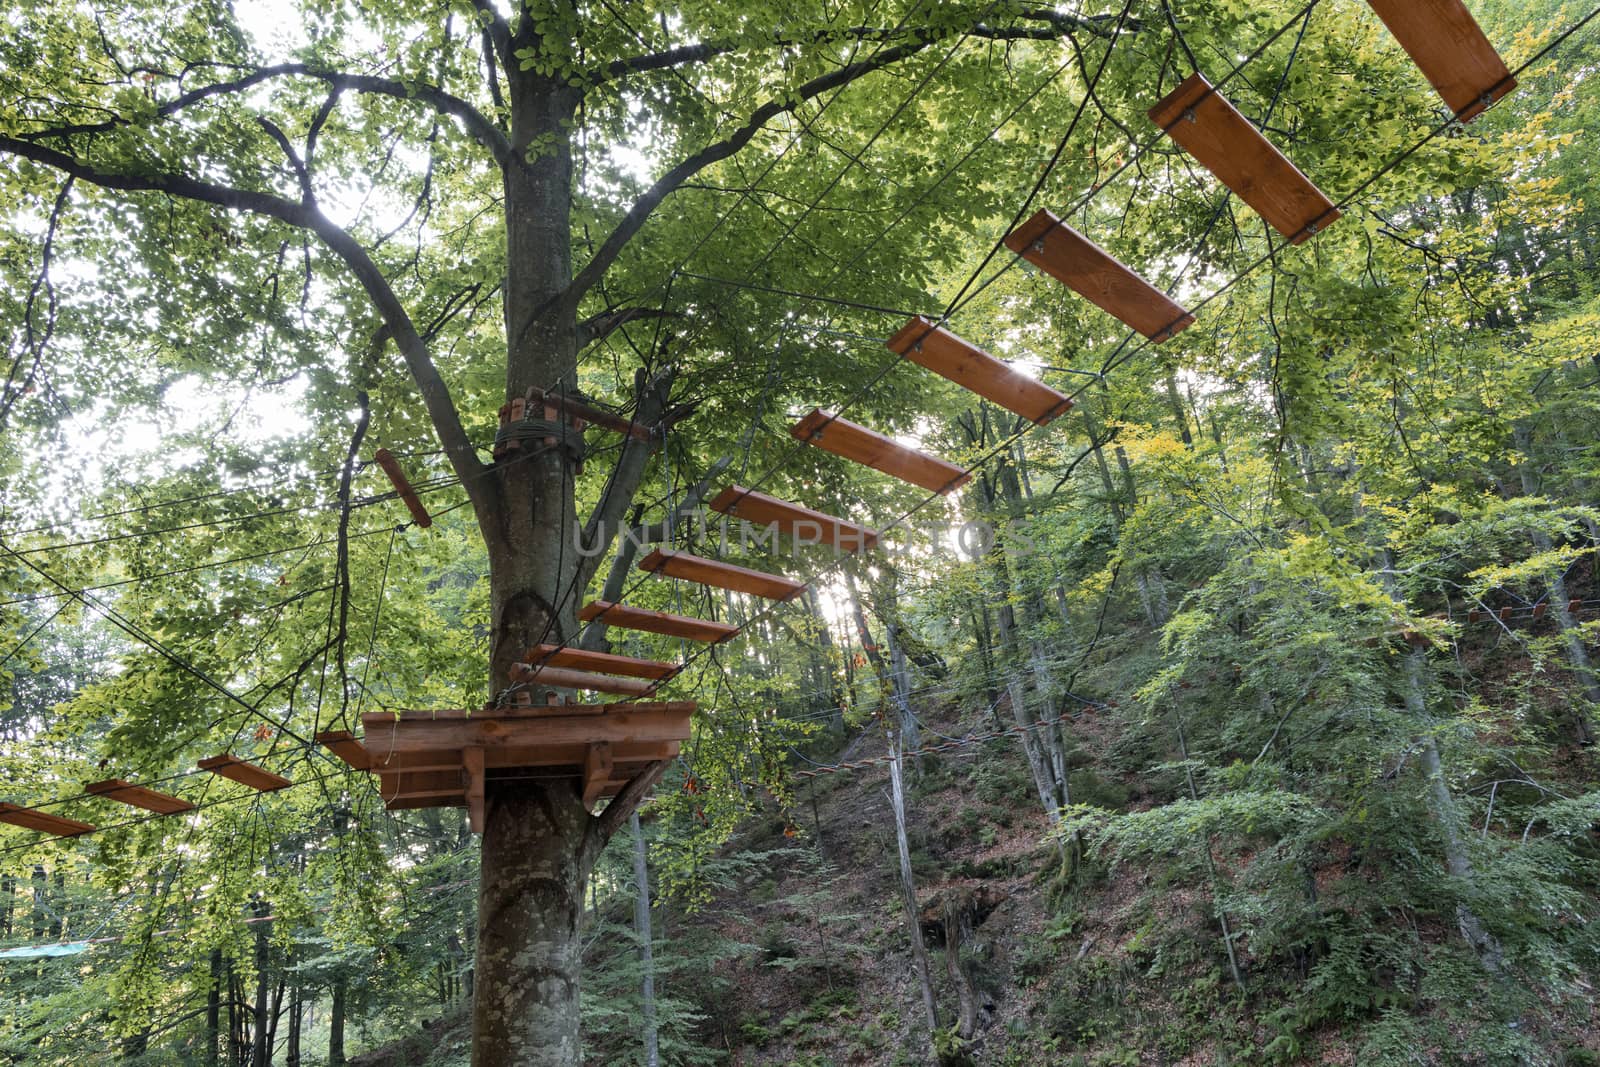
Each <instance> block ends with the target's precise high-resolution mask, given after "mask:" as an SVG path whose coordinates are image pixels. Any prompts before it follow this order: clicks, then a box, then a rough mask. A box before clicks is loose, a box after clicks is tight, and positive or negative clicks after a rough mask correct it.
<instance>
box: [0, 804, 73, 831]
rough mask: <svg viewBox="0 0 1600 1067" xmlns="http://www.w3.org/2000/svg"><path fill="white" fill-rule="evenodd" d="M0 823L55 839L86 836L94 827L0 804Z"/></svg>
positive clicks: (47, 813) (31, 809) (56, 816)
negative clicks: (37, 832) (34, 831)
mask: <svg viewBox="0 0 1600 1067" xmlns="http://www.w3.org/2000/svg"><path fill="white" fill-rule="evenodd" d="M0 822H6V823H10V824H11V825H12V826H20V827H22V828H23V829H24V830H38V831H39V832H40V833H45V834H53V835H54V836H56V837H77V836H78V835H79V834H86V833H88V832H89V831H91V830H93V829H94V827H93V826H90V825H89V824H88V823H86V822H79V821H78V820H77V819H68V818H66V817H64V816H61V815H51V814H50V813H49V812H44V811H36V810H34V809H33V808H21V807H18V806H17V805H15V804H4V803H0Z"/></svg>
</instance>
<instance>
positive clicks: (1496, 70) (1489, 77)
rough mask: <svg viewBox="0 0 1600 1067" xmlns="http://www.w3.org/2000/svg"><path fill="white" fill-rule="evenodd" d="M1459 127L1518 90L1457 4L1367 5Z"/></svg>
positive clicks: (1385, 1) (1427, 0)
mask: <svg viewBox="0 0 1600 1067" xmlns="http://www.w3.org/2000/svg"><path fill="white" fill-rule="evenodd" d="M1367 2H1368V3H1369V4H1371V5H1372V10H1374V11H1376V12H1377V13H1378V17H1379V18H1380V19H1382V20H1383V24H1384V25H1385V26H1387V27H1389V32H1390V33H1392V34H1394V38H1395V40H1397V41H1399V42H1400V47H1401V48H1404V49H1405V50H1406V52H1407V53H1409V54H1410V56H1411V60H1412V62H1414V63H1415V64H1416V65H1417V66H1418V67H1419V68H1421V70H1422V73H1423V74H1425V75H1426V76H1427V78H1428V81H1430V82H1432V83H1433V87H1434V88H1435V89H1436V90H1438V92H1439V95H1440V96H1441V97H1443V98H1444V102H1445V104H1446V105H1447V106H1448V107H1449V108H1450V110H1451V111H1453V112H1454V113H1455V116H1456V118H1457V119H1459V120H1461V121H1462V122H1470V121H1472V120H1473V119H1474V118H1476V117H1477V116H1478V115H1480V114H1482V113H1483V111H1484V110H1485V109H1486V108H1487V107H1488V106H1489V105H1490V104H1492V103H1494V102H1495V101H1496V100H1499V99H1500V98H1501V97H1504V96H1506V95H1507V94H1509V93H1510V92H1511V91H1512V90H1514V89H1516V87H1517V80H1516V79H1515V78H1513V77H1512V76H1511V72H1510V71H1509V70H1507V69H1506V64H1505V60H1503V59H1501V58H1500V53H1499V52H1496V51H1495V48H1494V45H1492V44H1490V43H1489V38H1487V37H1485V36H1484V33H1483V30H1482V29H1481V28H1480V27H1479V26H1478V21H1477V20H1476V19H1474V18H1473V17H1472V12H1470V11H1468V10H1467V8H1466V5H1465V4H1463V3H1462V2H1461V0H1367Z"/></svg>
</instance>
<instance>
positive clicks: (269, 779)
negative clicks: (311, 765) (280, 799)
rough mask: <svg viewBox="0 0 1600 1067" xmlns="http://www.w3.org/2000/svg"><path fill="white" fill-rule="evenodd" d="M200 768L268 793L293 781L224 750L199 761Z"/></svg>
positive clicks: (285, 786) (286, 786)
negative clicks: (217, 754) (219, 753)
mask: <svg viewBox="0 0 1600 1067" xmlns="http://www.w3.org/2000/svg"><path fill="white" fill-rule="evenodd" d="M200 769H201V770H203V771H210V772H211V773H212V774H217V775H221V776H222V777H224V778H227V779H229V780H231V781H235V782H238V783H239V784H240V785H247V786H249V787H250V788H251V789H258V790H260V791H261V792H263V793H270V792H272V791H273V790H275V789H286V788H288V787H289V786H290V785H293V784H294V783H292V782H290V781H289V779H287V778H283V777H281V776H279V775H276V774H273V773H272V772H271V771H269V770H266V769H265V768H262V767H257V766H256V765H255V764H254V763H247V762H246V761H244V760H242V759H239V758H238V757H237V756H231V755H229V754H228V753H226V752H224V753H223V754H222V755H220V756H208V757H207V758H205V759H203V760H201V761H200Z"/></svg>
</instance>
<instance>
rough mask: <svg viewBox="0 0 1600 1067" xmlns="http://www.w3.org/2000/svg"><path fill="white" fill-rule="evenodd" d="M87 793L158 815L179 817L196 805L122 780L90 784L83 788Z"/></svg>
mask: <svg viewBox="0 0 1600 1067" xmlns="http://www.w3.org/2000/svg"><path fill="white" fill-rule="evenodd" d="M83 791H84V792H85V793H93V794H95V795H96V796H101V797H105V798H106V799H107V800H115V801H117V802H118V803H119V804H128V805H131V806H133V807H135V808H143V809H144V810H145V811H153V812H155V813H156V814H157V815H177V814H180V813H181V812H185V811H193V810H194V805H193V804H191V803H189V802H188V801H187V800H184V799H183V798H182V797H175V796H172V795H170V794H168V793H158V792H157V791H156V790H154V789H150V788H148V787H146V786H142V785H133V784H131V783H129V782H124V781H123V780H122V779H121V778H107V779H106V780H105V781H103V782H90V783H89V784H88V785H86V786H84V787H83Z"/></svg>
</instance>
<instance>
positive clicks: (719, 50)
mask: <svg viewBox="0 0 1600 1067" xmlns="http://www.w3.org/2000/svg"><path fill="white" fill-rule="evenodd" d="M1020 17H1022V18H1024V19H1027V20H1029V21H1033V22H1042V23H1044V24H1045V25H1043V26H1006V27H994V26H987V25H985V24H983V23H981V22H980V23H978V24H976V25H975V26H973V27H972V29H971V30H970V31H968V36H971V37H977V38H981V39H983V40H991V41H1020V40H1029V41H1053V40H1055V39H1056V38H1058V37H1061V36H1064V35H1068V34H1071V33H1073V32H1075V31H1083V32H1086V33H1091V34H1094V35H1095V36H1097V37H1105V38H1110V37H1112V36H1113V35H1114V34H1115V32H1116V30H1115V23H1116V18H1115V16H1113V15H1091V16H1087V17H1083V16H1078V15H1068V14H1065V13H1064V12H1059V11H1049V10H1045V9H1037V10H1030V11H1024V12H1022V13H1021V16H1020ZM1129 25H1130V26H1131V25H1133V24H1132V23H1131V22H1130V23H1129ZM1134 28H1137V27H1134ZM923 32H925V31H921V30H919V29H917V28H915V27H912V28H907V29H898V30H890V29H883V28H881V27H875V26H851V27H848V28H846V29H839V30H818V31H816V32H815V33H811V34H808V35H805V36H802V37H785V36H783V35H781V34H773V35H772V39H771V40H770V42H768V44H767V47H769V48H797V47H807V46H815V45H825V44H830V43H833V42H838V41H873V42H883V41H893V40H897V39H900V38H907V37H916V36H917V35H918V34H919V33H923ZM748 48H749V43H748V42H747V41H704V42H700V43H697V44H686V45H679V46H678V47H677V48H668V49H664V50H663V51H660V52H651V53H649V54H647V55H641V56H630V57H628V58H626V59H618V60H615V61H614V62H612V63H610V64H609V65H608V66H607V67H606V69H605V77H606V78H607V79H615V78H625V77H627V76H628V75H630V74H645V73H648V72H650V71H655V70H670V69H672V68H674V67H681V66H685V65H687V64H690V63H703V62H705V61H706V60H708V59H714V58H716V57H717V56H722V55H728V54H730V53H732V52H738V51H744V50H746V49H748Z"/></svg>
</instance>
